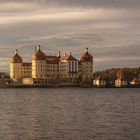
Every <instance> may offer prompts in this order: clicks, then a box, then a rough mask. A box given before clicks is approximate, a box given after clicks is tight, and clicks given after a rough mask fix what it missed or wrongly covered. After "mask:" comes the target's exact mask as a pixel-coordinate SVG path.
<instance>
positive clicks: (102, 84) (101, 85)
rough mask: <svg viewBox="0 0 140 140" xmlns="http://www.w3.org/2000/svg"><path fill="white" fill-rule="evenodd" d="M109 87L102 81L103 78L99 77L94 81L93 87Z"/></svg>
mask: <svg viewBox="0 0 140 140" xmlns="http://www.w3.org/2000/svg"><path fill="white" fill-rule="evenodd" d="M106 85H107V82H106V81H105V80H103V79H101V77H100V76H99V77H97V78H96V79H95V80H93V86H95V87H105V86H106Z"/></svg>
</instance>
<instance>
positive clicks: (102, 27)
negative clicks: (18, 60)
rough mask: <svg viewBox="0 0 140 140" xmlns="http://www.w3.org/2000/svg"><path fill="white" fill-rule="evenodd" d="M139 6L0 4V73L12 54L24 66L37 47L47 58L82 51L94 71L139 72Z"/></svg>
mask: <svg viewBox="0 0 140 140" xmlns="http://www.w3.org/2000/svg"><path fill="white" fill-rule="evenodd" d="M139 7H140V0H0V71H8V70H9V62H10V58H11V57H12V55H13V53H14V50H15V49H18V50H19V53H20V55H21V56H22V57H23V60H24V61H31V54H32V53H33V52H34V47H35V46H36V45H38V44H40V45H41V46H42V49H43V50H44V51H45V52H46V53H47V54H51V53H53V52H54V53H56V54H57V52H58V51H62V52H72V54H73V55H74V56H78V58H79V57H80V54H81V53H83V51H84V49H85V48H86V47H88V48H89V51H90V53H91V54H92V55H93V56H94V62H95V65H94V67H95V70H102V69H106V68H112V67H135V66H140V65H139V64H140V56H139V54H140V14H139V13H140V10H139Z"/></svg>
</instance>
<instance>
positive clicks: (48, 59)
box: [46, 56, 59, 64]
mask: <svg viewBox="0 0 140 140" xmlns="http://www.w3.org/2000/svg"><path fill="white" fill-rule="evenodd" d="M46 63H47V64H59V57H57V56H46Z"/></svg>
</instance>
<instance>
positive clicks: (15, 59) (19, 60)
mask: <svg viewBox="0 0 140 140" xmlns="http://www.w3.org/2000/svg"><path fill="white" fill-rule="evenodd" d="M11 63H22V58H21V56H19V54H18V50H16V51H15V55H14V56H13V57H12V59H11Z"/></svg>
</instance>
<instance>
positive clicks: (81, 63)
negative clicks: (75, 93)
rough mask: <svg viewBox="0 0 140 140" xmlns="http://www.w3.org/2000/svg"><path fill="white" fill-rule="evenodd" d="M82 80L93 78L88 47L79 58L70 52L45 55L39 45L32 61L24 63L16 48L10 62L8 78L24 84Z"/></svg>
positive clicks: (91, 60)
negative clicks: (58, 80) (50, 80)
mask: <svg viewBox="0 0 140 140" xmlns="http://www.w3.org/2000/svg"><path fill="white" fill-rule="evenodd" d="M79 77H80V78H81V79H82V80H85V79H88V80H91V79H92V78H93V57H92V55H90V54H89V52H88V48H86V50H85V53H83V54H82V55H81V58H80V60H78V59H76V58H75V57H73V56H72V54H71V53H69V54H66V53H65V54H64V55H61V53H59V54H58V56H54V55H45V53H44V52H42V51H41V48H40V46H38V48H37V49H35V52H34V54H33V55H32V62H31V63H25V62H23V60H22V57H21V56H20V55H19V54H18V50H16V52H15V55H14V56H13V57H12V59H11V63H10V79H11V80H13V81H19V82H23V83H24V84H34V83H44V82H47V80H49V79H58V78H59V79H70V78H71V79H72V78H79Z"/></svg>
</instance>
